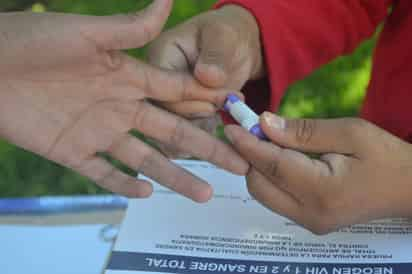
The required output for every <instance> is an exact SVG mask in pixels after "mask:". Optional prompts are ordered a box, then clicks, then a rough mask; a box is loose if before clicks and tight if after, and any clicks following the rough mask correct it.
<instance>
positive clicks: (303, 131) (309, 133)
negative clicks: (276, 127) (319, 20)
mask: <svg viewBox="0 0 412 274" xmlns="http://www.w3.org/2000/svg"><path fill="white" fill-rule="evenodd" d="M288 124H289V125H290V126H291V127H292V128H293V129H294V132H295V136H294V138H295V141H296V143H297V144H298V145H307V144H309V143H310V142H311V141H312V138H313V135H314V134H315V131H316V121H315V120H312V119H297V120H292V121H290V122H289V123H288Z"/></svg>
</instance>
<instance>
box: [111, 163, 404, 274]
mask: <svg viewBox="0 0 412 274" xmlns="http://www.w3.org/2000/svg"><path fill="white" fill-rule="evenodd" d="M178 164H180V165H181V166H183V167H185V168H186V169H188V170H189V171H190V172H193V173H194V174H196V175H198V176H199V177H201V178H203V179H205V180H206V181H208V182H209V183H211V184H212V185H213V188H214V191H215V195H214V198H213V199H212V200H211V201H210V202H209V203H207V204H195V203H194V202H192V201H190V200H188V199H186V198H183V197H181V196H179V195H177V194H174V193H172V192H170V191H169V190H167V189H165V188H162V187H160V186H158V185H156V187H155V193H154V195H153V197H152V198H150V199H147V200H132V201H130V202H129V209H128V211H127V214H126V218H125V220H124V223H123V225H122V228H121V231H120V235H119V238H118V239H117V242H116V244H115V247H114V250H113V252H112V255H111V257H110V260H109V264H108V266H107V270H106V274H137V273H263V274H266V273H272V274H411V273H412V223H411V222H410V221H408V220H404V219H397V220H383V221H376V222H373V223H370V224H365V225H356V226H353V227H351V228H346V229H342V230H341V231H339V232H337V233H333V234H330V235H327V236H322V237H320V236H315V235H313V234H312V233H310V232H309V231H307V230H305V229H303V228H301V227H299V226H297V225H295V224H294V223H293V222H291V221H290V220H288V219H285V218H283V217H281V216H279V215H276V214H274V213H272V212H270V211H269V210H267V209H265V208H264V207H262V206H261V205H260V204H259V203H257V202H256V201H254V200H253V199H252V198H251V197H250V196H249V194H248V192H247V189H246V183H245V179H244V178H243V177H239V176H234V175H232V174H229V173H227V172H225V171H223V170H221V169H219V168H216V167H215V166H213V165H211V164H208V163H204V162H198V161H178ZM145 179H147V178H145Z"/></svg>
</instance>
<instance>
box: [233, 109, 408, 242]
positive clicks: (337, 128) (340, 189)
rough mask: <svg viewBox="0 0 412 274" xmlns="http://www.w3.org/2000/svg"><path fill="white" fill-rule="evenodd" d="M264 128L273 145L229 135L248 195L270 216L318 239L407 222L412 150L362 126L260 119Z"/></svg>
mask: <svg viewBox="0 0 412 274" xmlns="http://www.w3.org/2000/svg"><path fill="white" fill-rule="evenodd" d="M261 125H262V128H263V130H264V132H265V133H266V134H267V136H268V138H269V139H270V140H271V141H272V142H273V143H270V142H262V141H259V140H258V139H257V138H255V137H254V136H251V135H249V134H248V133H247V132H246V131H245V130H243V129H241V128H239V127H237V126H228V127H227V128H226V134H227V136H228V138H229V139H231V140H232V142H233V144H234V146H235V147H236V149H237V150H238V151H239V152H240V154H241V155H243V157H244V158H245V159H246V160H248V161H249V162H250V163H251V164H252V166H253V167H252V168H251V169H250V171H249V173H248V175H247V181H248V188H249V191H250V193H251V194H252V195H253V196H254V197H255V198H256V199H257V200H258V201H260V202H261V203H262V204H263V205H265V206H266V207H268V208H269V209H271V210H273V211H275V212H277V213H279V214H281V215H283V216H286V217H288V218H290V219H292V220H294V221H296V222H297V223H299V224H301V225H303V226H304V227H306V228H308V229H309V230H311V231H313V232H315V233H317V234H325V233H328V232H331V231H334V230H336V229H338V228H340V227H342V226H348V225H352V224H357V223H364V222H368V221H370V220H374V219H378V218H386V217H408V216H411V215H412V199H411V197H412V145H410V144H408V143H405V142H403V141H402V140H400V139H398V138H397V137H395V136H393V135H391V134H389V133H387V132H385V131H384V130H382V129H379V128H377V127H376V126H374V125H372V124H370V123H368V122H366V121H363V120H360V119H335V120H309V119H298V120H284V119H282V118H280V117H278V116H275V115H273V114H269V113H265V114H264V115H263V116H262V119H261ZM303 152H307V153H316V154H320V158H319V159H314V158H310V157H308V156H306V155H305V154H304V153H303Z"/></svg>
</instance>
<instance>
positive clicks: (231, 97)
mask: <svg viewBox="0 0 412 274" xmlns="http://www.w3.org/2000/svg"><path fill="white" fill-rule="evenodd" d="M239 101H241V100H240V98H239V97H237V96H236V95H235V94H233V93H231V94H229V95H228V96H227V98H226V102H225V105H224V106H223V109H224V110H225V111H226V112H229V111H230V105H229V103H230V104H234V103H236V102H239Z"/></svg>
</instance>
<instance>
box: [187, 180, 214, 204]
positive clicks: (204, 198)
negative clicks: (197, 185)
mask: <svg viewBox="0 0 412 274" xmlns="http://www.w3.org/2000/svg"><path fill="white" fill-rule="evenodd" d="M202 188H203V189H202V190H201V191H198V192H197V193H196V195H194V197H192V200H193V201H195V202H196V203H199V204H204V203H207V202H208V201H210V199H212V197H213V188H212V186H210V185H209V184H205V186H204V187H202Z"/></svg>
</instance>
